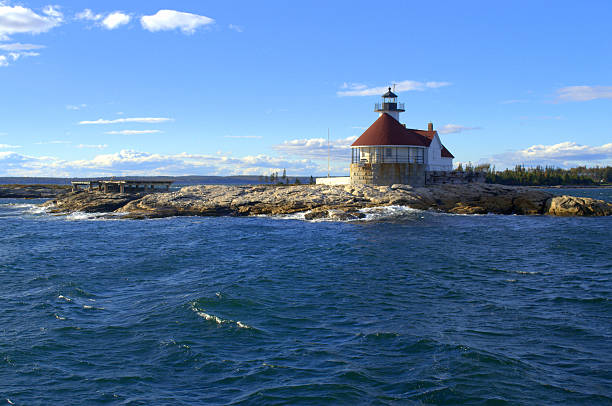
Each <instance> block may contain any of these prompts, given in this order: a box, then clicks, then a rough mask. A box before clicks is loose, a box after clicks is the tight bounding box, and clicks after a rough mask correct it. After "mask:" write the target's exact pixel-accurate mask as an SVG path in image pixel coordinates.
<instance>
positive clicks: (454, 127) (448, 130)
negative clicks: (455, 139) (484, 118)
mask: <svg viewBox="0 0 612 406" xmlns="http://www.w3.org/2000/svg"><path fill="white" fill-rule="evenodd" d="M480 129H481V128H480V127H466V126H463V125H459V124H446V125H443V126H442V128H440V129H439V130H438V132H439V133H440V134H456V133H460V132H463V131H470V130H480Z"/></svg>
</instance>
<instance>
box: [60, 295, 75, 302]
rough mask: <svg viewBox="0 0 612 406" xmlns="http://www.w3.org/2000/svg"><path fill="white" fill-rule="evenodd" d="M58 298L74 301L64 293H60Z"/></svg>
mask: <svg viewBox="0 0 612 406" xmlns="http://www.w3.org/2000/svg"><path fill="white" fill-rule="evenodd" d="M57 298H58V299H63V300H65V301H67V302H72V299H70V298H69V297H66V296H64V295H59V296H58V297H57Z"/></svg>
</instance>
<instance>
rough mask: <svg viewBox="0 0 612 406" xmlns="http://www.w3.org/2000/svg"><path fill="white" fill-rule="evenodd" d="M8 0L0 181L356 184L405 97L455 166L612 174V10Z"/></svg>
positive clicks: (568, 4)
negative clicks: (352, 173) (154, 178)
mask: <svg viewBox="0 0 612 406" xmlns="http://www.w3.org/2000/svg"><path fill="white" fill-rule="evenodd" d="M51 1H52V2H49V1H38V0H24V1H13V0H0V176H61V177H76V176H79V177H85V176H110V175H117V176H129V175H238V174H251V175H260V174H270V173H272V172H277V171H278V172H281V171H282V170H283V169H286V171H287V174H288V175H289V176H297V175H302V176H308V175H314V176H317V175H323V174H327V167H328V163H327V154H328V143H327V134H328V130H329V133H330V147H329V149H330V151H331V158H332V159H331V172H332V174H334V175H347V174H348V166H349V164H350V156H351V154H350V144H351V143H352V142H353V141H354V140H355V139H356V138H357V137H358V136H359V135H361V133H363V131H364V130H365V129H366V128H367V127H368V126H369V125H371V124H372V123H373V122H374V121H375V120H376V118H377V117H378V115H377V113H375V112H374V111H373V108H374V103H376V102H379V101H380V95H381V94H382V93H383V92H384V91H385V90H386V88H387V86H392V85H395V92H396V93H397V94H398V95H399V101H400V102H403V103H405V109H406V111H405V112H404V113H402V114H401V116H400V121H401V122H402V123H405V124H406V125H407V126H408V128H417V129H425V128H427V123H428V122H430V121H431V122H433V123H434V128H435V129H437V130H438V132H439V135H440V137H441V139H442V142H443V143H444V145H445V146H446V147H447V148H448V149H449V150H450V151H451V152H452V153H453V154H454V156H455V160H454V162H455V164H458V163H460V162H462V163H466V162H472V163H474V164H479V163H491V164H493V165H495V167H496V168H497V169H503V168H506V167H514V165H516V164H524V165H528V166H532V165H551V166H556V167H573V166H577V165H587V166H595V165H599V166H605V165H612V130H611V129H612V125H611V124H612V24H610V21H611V20H612V2H610V1H608V0H604V1H584V2H576V1H563V0H556V1H544V0H543V1H519V0H517V1H512V2H492V1H470V0H466V1H436V2H423V1H409V0H405V1H395V2H388V3H382V2H378V3H376V2H372V1H367V2H366V1H360V0H351V1H333V2H330V1H306V2H304V1H263V2H253V1H231V0H227V1H207V0H197V1H180V0H173V1H171V2H170V1H167V0H165V1H161V0H148V1H126V0H123V1H114V0H104V1H83V0H79V1H67V0H64V1H62V0H51Z"/></svg>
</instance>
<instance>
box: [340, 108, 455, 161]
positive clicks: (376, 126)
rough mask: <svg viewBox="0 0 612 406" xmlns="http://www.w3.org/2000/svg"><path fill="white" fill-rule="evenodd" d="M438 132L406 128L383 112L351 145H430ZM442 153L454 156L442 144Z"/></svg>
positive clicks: (446, 155)
mask: <svg viewBox="0 0 612 406" xmlns="http://www.w3.org/2000/svg"><path fill="white" fill-rule="evenodd" d="M436 134H437V131H426V130H413V129H410V128H406V127H404V126H403V125H402V124H400V123H399V122H398V121H397V120H396V119H394V118H393V117H391V116H390V115H388V114H387V113H383V114H382V115H381V116H380V117H378V119H377V120H376V121H374V123H372V125H371V126H370V127H369V128H368V129H367V130H365V132H364V133H363V134H361V137H359V138H357V140H355V142H353V144H352V145H351V146H352V147H361V146H364V147H365V146H375V145H414V146H419V147H429V145H430V144H431V140H433V138H434V136H435V135H436ZM440 155H441V156H442V157H443V158H454V156H453V154H451V153H450V152H449V151H448V150H447V149H446V147H445V146H444V145H442V151H441V154H440Z"/></svg>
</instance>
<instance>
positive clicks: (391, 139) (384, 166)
mask: <svg viewBox="0 0 612 406" xmlns="http://www.w3.org/2000/svg"><path fill="white" fill-rule="evenodd" d="M381 98H382V100H381V101H380V102H379V103H376V104H375V105H374V111H375V112H377V113H378V118H377V119H376V121H374V123H372V125H370V127H368V129H367V130H365V131H364V133H363V134H361V136H360V137H359V138H357V139H356V140H355V142H353V144H352V145H351V166H350V176H346V177H336V178H329V177H327V178H317V184H326V185H345V184H353V185H388V186H391V185H394V184H405V185H412V186H423V185H425V184H426V183H445V182H449V183H458V182H462V181H463V180H462V179H459V178H457V177H456V176H455V175H453V174H452V173H451V172H452V170H453V158H454V156H453V154H451V153H450V151H449V150H448V149H446V147H445V146H444V145H443V144H442V141H441V140H440V136H439V135H438V132H437V131H436V130H434V127H433V123H428V124H427V130H418V129H413V128H410V127H407V126H406V124H402V123H400V121H399V115H400V113H402V112H404V111H405V110H404V103H399V102H398V101H397V95H396V94H395V93H393V92H392V91H391V88H389V89H388V91H387V92H386V93H385V94H383V95H382V97H381Z"/></svg>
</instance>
